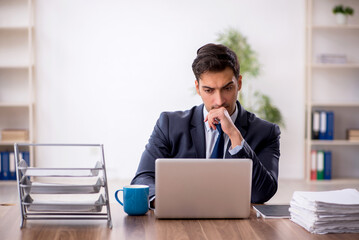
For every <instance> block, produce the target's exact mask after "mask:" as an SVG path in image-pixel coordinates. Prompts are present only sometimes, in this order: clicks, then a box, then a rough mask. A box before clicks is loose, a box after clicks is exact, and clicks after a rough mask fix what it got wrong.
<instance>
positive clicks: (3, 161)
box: [0, 151, 30, 180]
mask: <svg viewBox="0 0 359 240" xmlns="http://www.w3.org/2000/svg"><path fill="white" fill-rule="evenodd" d="M19 155H20V156H19V157H20V159H24V160H25V162H26V163H27V164H28V166H30V153H29V152H28V151H24V152H20V153H19ZM0 180H16V167H15V154H14V152H9V151H2V152H0Z"/></svg>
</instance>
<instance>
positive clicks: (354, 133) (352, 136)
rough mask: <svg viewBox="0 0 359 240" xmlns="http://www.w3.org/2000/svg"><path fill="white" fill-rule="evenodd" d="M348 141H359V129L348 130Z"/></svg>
mask: <svg viewBox="0 0 359 240" xmlns="http://www.w3.org/2000/svg"><path fill="white" fill-rule="evenodd" d="M347 139H348V140H349V141H359V129H348V130H347Z"/></svg>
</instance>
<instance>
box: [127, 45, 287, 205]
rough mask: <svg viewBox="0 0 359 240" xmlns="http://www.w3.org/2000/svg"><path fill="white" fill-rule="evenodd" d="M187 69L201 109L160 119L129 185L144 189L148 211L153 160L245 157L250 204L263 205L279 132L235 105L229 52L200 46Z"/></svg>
mask: <svg viewBox="0 0 359 240" xmlns="http://www.w3.org/2000/svg"><path fill="white" fill-rule="evenodd" d="M192 69H193V72H194V75H195V77H196V80H195V85H196V90H197V93H198V95H200V96H201V98H202V101H203V104H201V105H199V106H194V107H192V108H191V109H189V110H187V111H177V112H163V113H162V114H161V116H160V118H159V119H158V120H157V123H156V125H155V127H154V130H153V132H152V135H151V137H150V139H149V141H148V144H147V145H146V148H145V151H144V152H143V154H142V157H141V161H140V164H139V167H138V170H137V173H136V176H135V177H134V179H133V180H132V182H131V184H145V185H149V186H150V200H151V205H152V206H154V203H155V161H156V159H158V158H210V157H216V158H250V159H252V161H253V172H252V196H251V202H252V203H263V202H266V201H268V200H269V199H270V198H271V197H272V196H273V195H274V194H275V192H276V191H277V186H278V161H279V155H280V153H279V137H280V130H279V127H278V126H277V125H275V124H273V123H269V122H267V121H264V120H262V119H260V118H258V117H256V116H255V115H254V114H253V113H250V112H248V111H246V110H245V109H244V108H243V107H242V106H241V104H240V103H239V102H238V101H237V96H238V92H239V91H240V90H241V87H242V76H241V75H240V74H239V71H240V66H239V63H238V59H237V56H236V54H235V53H234V52H233V51H232V50H230V49H229V48H227V47H225V46H223V45H216V44H207V45H204V46H203V47H201V48H200V49H198V51H197V57H196V59H195V60H194V62H193V64H192ZM221 132H223V134H221ZM222 137H223V141H222V142H223V143H222V145H219V146H220V147H219V148H220V149H221V150H222V153H221V152H220V153H219V154H220V155H219V156H218V155H216V156H214V155H213V154H214V152H216V154H217V153H218V152H217V151H218V143H216V142H217V139H218V138H222ZM213 177H214V178H215V177H216V176H213ZM233 184H235V183H233Z"/></svg>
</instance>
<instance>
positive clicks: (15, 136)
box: [1, 129, 29, 142]
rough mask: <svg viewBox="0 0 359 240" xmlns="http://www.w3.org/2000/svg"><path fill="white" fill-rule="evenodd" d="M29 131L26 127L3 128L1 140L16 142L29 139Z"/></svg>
mask: <svg viewBox="0 0 359 240" xmlns="http://www.w3.org/2000/svg"><path fill="white" fill-rule="evenodd" d="M28 140H29V131H28V130H26V129H3V130H2V131H1V141H3V142H15V141H28Z"/></svg>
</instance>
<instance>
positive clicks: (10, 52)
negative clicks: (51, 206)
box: [0, 0, 35, 159]
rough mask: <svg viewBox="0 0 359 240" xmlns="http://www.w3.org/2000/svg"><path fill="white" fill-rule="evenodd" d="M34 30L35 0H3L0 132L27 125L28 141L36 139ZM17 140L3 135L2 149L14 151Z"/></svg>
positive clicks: (0, 4) (0, 15)
mask: <svg viewBox="0 0 359 240" xmlns="http://www.w3.org/2000/svg"><path fill="white" fill-rule="evenodd" d="M33 31H34V29H33V1H32V0H1V1H0V132H1V131H3V130H4V129H26V130H28V132H29V139H28V140H26V141H22V142H26V143H32V142H34V126H35V123H34V94H33V92H34V72H33V71H34V47H33V45H34V42H33ZM16 142H18V141H16ZM14 143H15V141H4V140H3V139H2V138H1V136H0V152H4V151H12V152H13V151H14ZM25 150H29V151H30V149H29V148H27V149H25ZM30 154H31V155H32V154H33V153H32V152H31V151H30ZM31 159H32V157H31Z"/></svg>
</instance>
